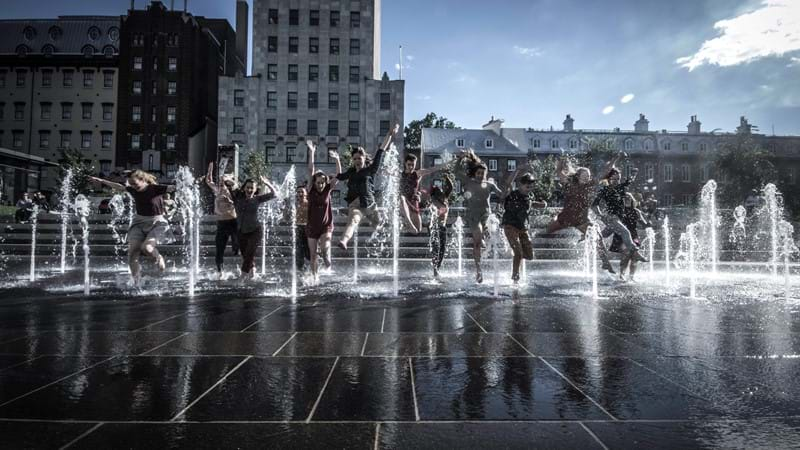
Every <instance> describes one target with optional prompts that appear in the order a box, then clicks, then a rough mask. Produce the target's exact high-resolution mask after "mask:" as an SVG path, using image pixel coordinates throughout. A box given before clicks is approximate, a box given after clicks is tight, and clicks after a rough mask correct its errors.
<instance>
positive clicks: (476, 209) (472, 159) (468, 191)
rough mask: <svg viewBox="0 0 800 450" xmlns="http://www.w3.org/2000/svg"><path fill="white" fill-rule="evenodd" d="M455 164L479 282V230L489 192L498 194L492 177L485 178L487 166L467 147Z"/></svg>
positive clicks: (489, 209)
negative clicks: (463, 199) (489, 178)
mask: <svg viewBox="0 0 800 450" xmlns="http://www.w3.org/2000/svg"><path fill="white" fill-rule="evenodd" d="M457 161H458V162H460V163H461V164H459V165H457V167H458V168H459V169H460V170H457V171H456V176H457V177H458V178H459V180H460V181H461V185H462V187H463V189H464V198H465V199H466V201H465V202H464V203H465V206H466V212H465V217H466V219H467V224H468V225H469V229H470V232H471V233H472V259H473V260H474V261H475V281H477V282H478V283H483V273H482V272H481V248H482V247H483V233H484V232H485V231H486V229H487V221H488V220H489V216H490V215H491V214H492V204H491V197H492V194H493V193H494V194H498V195H499V194H502V191H501V190H500V188H499V187H497V184H496V183H495V182H494V180H487V179H486V172H487V171H488V168H487V167H486V164H484V163H483V161H481V159H480V158H479V157H478V155H476V154H475V152H474V151H472V150H467V151H464V152H463V153H461V154H460V155H459V156H458V160H457Z"/></svg>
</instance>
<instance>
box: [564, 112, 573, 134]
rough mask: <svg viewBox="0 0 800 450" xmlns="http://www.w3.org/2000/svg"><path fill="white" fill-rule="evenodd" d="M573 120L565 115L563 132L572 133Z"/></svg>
mask: <svg viewBox="0 0 800 450" xmlns="http://www.w3.org/2000/svg"><path fill="white" fill-rule="evenodd" d="M574 125H575V120H574V119H573V118H572V115H570V114H567V118H566V119H564V131H574V130H575V128H574Z"/></svg>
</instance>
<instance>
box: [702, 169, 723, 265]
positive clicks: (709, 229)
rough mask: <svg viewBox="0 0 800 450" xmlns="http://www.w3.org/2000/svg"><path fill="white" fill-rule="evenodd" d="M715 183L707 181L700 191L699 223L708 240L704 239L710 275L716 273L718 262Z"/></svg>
mask: <svg viewBox="0 0 800 450" xmlns="http://www.w3.org/2000/svg"><path fill="white" fill-rule="evenodd" d="M716 193H717V182H716V181H714V180H708V182H707V183H706V184H705V185H704V186H703V189H702V190H701V191H700V215H701V218H700V223H701V224H702V225H703V230H704V234H705V236H706V237H707V238H708V240H706V239H704V240H703V241H704V242H707V245H708V249H707V251H708V254H707V256H708V259H709V262H710V263H711V273H713V274H716V273H717V261H718V258H719V257H718V254H717V252H718V244H717V227H718V225H719V218H718V217H717V201H716Z"/></svg>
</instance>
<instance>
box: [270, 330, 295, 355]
mask: <svg viewBox="0 0 800 450" xmlns="http://www.w3.org/2000/svg"><path fill="white" fill-rule="evenodd" d="M295 336H297V332H296V331H295V332H294V334H292V335H291V336H289V339H287V340H286V342H284V343H283V345H281V346H280V347H278V349H277V350H275V352H274V353H273V354H272V356H276V355H277V354H278V353H280V352H281V350H283V348H284V347H286V346H287V345H289V342H291V340H292V339H294V337H295Z"/></svg>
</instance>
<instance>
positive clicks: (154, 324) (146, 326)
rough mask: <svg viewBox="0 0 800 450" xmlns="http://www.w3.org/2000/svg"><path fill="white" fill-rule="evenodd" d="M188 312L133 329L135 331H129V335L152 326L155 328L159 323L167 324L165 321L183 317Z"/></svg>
mask: <svg viewBox="0 0 800 450" xmlns="http://www.w3.org/2000/svg"><path fill="white" fill-rule="evenodd" d="M190 312H191V311H184V312H182V313H180V314H175V315H174V316H170V317H167V318H166V319H162V320H159V321H158V322H153V323H151V324H150V325H145V326H143V327H140V328H137V329H135V330H129V331H128V332H129V333H136V332H137V331H144V330H145V328H150V327H152V326H156V325H158V324H161V323H164V322H167V321H169V320H172V319H175V318H177V317H180V316H185V315H187V314H189V313H190Z"/></svg>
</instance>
